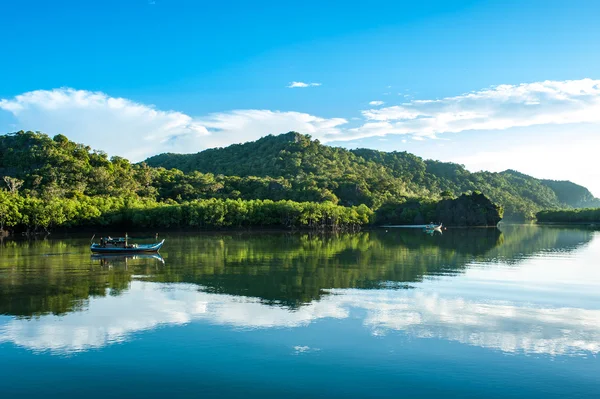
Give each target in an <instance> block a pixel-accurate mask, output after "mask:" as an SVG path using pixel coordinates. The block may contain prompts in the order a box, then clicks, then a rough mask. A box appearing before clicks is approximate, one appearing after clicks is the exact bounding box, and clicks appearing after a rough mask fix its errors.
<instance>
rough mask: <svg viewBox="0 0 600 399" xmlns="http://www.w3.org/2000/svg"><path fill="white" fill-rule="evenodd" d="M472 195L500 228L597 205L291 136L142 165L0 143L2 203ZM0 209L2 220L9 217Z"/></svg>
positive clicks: (4, 138)
mask: <svg viewBox="0 0 600 399" xmlns="http://www.w3.org/2000/svg"><path fill="white" fill-rule="evenodd" d="M477 191H480V192H482V193H483V194H485V195H486V196H488V197H489V198H491V199H492V200H493V201H494V202H495V203H497V204H499V205H501V206H503V207H504V216H505V219H510V218H533V217H534V215H535V214H536V213H537V212H538V211H540V210H543V209H560V208H568V207H593V206H600V204H599V203H598V200H597V199H595V198H593V196H592V195H591V194H590V192H589V191H588V190H587V189H585V188H584V187H581V186H578V185H575V184H573V183H570V182H555V181H546V180H538V179H534V178H532V177H530V176H526V175H523V174H521V173H518V172H515V171H505V172H502V173H488V172H477V173H471V172H469V171H467V170H466V169H465V168H464V167H462V166H461V165H457V164H451V163H443V162H437V161H425V160H423V159H421V158H419V157H417V156H414V155H412V154H409V153H406V152H389V153H386V152H381V151H374V150H368V149H359V150H353V151H349V150H346V149H342V148H335V147H329V146H325V145H322V144H320V143H319V142H318V141H316V140H311V139H310V137H309V136H305V135H301V134H298V133H293V132H292V133H287V134H282V135H279V136H267V137H264V138H262V139H260V140H257V141H255V142H250V143H246V144H240V145H232V146H229V147H227V148H221V149H211V150H206V151H203V152H200V153H198V154H193V155H175V154H163V155H158V156H155V157H152V158H150V159H148V160H147V163H143V162H142V163H139V164H132V163H130V162H129V161H128V160H126V159H124V158H121V157H111V158H109V157H108V156H107V154H105V153H103V152H101V151H94V150H93V149H91V148H90V147H88V146H85V145H84V144H77V143H74V142H72V141H70V140H69V139H68V138H67V137H65V136H63V135H56V136H54V137H52V138H51V137H49V136H48V135H46V134H42V133H34V132H23V131H21V132H17V133H12V134H6V135H0V196H2V195H4V194H3V193H6V192H11V193H13V194H14V193H18V194H19V195H20V196H21V197H23V198H33V199H40V200H41V201H46V202H45V203H50V202H51V201H52V200H54V199H57V198H58V199H60V198H64V199H73V200H79V199H81V200H82V201H83V200H84V199H86V200H87V199H89V198H94V199H98V201H100V200H102V201H104V200H105V199H109V198H111V199H118V201H117V202H119V201H120V202H119V203H121V202H123V203H125V202H124V201H125V200H127V201H146V202H147V203H148V204H150V203H151V202H152V203H160V204H163V203H164V204H176V203H177V204H184V203H186V202H191V201H196V200H205V199H213V198H215V199H218V200H223V201H225V200H238V199H240V200H248V201H252V200H272V201H280V200H292V201H295V202H302V203H315V202H318V203H325V202H332V203H333V204H338V205H344V206H358V205H363V204H364V205H367V206H368V207H369V208H371V209H372V210H377V209H379V208H381V207H382V205H384V204H391V205H393V204H402V203H406V202H408V201H411V203H413V202H414V201H415V200H416V201H420V202H431V201H432V200H433V201H435V200H440V199H444V198H452V197H458V196H459V195H460V194H462V193H464V192H477ZM5 197H6V196H5ZM6 198H9V197H6ZM6 198H5V199H6ZM9 199H10V198H9ZM7 201H8V202H7V203H6V204H9V205H10V203H11V201H9V200H8V199H7ZM111 201H112V200H111ZM0 202H1V201H0ZM13 202H14V201H13ZM80 202H81V201H80ZM109 202H110V201H109ZM6 204H5V205H6ZM32 204H33V202H32ZM1 206H4V205H2V203H0V208H1ZM7 206H8V205H7ZM2 209H3V208H2ZM2 209H0V219H2V218H1V216H2V215H4V214H6V213H5V210H6V209H5V210H4V211H3V210H2ZM2 223H6V222H5V221H3V220H0V224H2Z"/></svg>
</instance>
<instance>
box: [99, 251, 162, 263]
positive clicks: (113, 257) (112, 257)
mask: <svg viewBox="0 0 600 399" xmlns="http://www.w3.org/2000/svg"><path fill="white" fill-rule="evenodd" d="M135 259H155V260H157V261H159V262H161V263H165V260H164V259H163V257H162V256H161V255H160V254H158V253H145V254H144V253H140V254H130V255H120V254H92V260H99V261H101V262H102V263H104V262H119V261H124V262H126V263H127V261H128V260H135Z"/></svg>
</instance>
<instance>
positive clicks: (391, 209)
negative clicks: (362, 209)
mask: <svg viewBox="0 0 600 399" xmlns="http://www.w3.org/2000/svg"><path fill="white" fill-rule="evenodd" d="M502 214H503V209H502V207H500V206H499V205H497V204H494V203H492V202H491V201H490V200H489V199H488V198H487V197H486V196H485V195H483V194H481V193H480V192H474V193H472V194H463V195H461V196H460V197H459V198H456V199H452V198H445V199H442V200H441V201H427V200H420V201H419V200H409V201H406V202H404V203H400V204H393V203H389V204H384V205H383V206H382V207H380V208H379V209H378V210H377V212H376V220H375V221H376V223H377V224H379V225H388V224H389V225H398V224H425V223H429V222H430V221H434V220H435V221H440V220H443V222H444V223H445V224H447V225H450V226H496V225H497V224H498V223H499V222H500V220H502Z"/></svg>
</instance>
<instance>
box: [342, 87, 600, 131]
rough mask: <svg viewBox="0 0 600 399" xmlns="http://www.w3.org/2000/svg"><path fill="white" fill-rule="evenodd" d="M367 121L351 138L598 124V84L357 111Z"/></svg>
mask: <svg viewBox="0 0 600 399" xmlns="http://www.w3.org/2000/svg"><path fill="white" fill-rule="evenodd" d="M363 115H364V116H365V118H367V119H368V120H369V121H372V122H377V123H378V125H371V124H369V123H367V124H366V125H365V126H361V127H359V128H356V129H351V133H352V136H353V137H355V138H359V137H365V136H372V135H382V134H411V135H415V136H422V137H435V136H436V135H438V134H441V133H455V132H462V131H467V130H503V129H508V128H512V127H520V126H536V125H549V124H569V123H590V122H591V123H598V122H600V80H592V79H582V80H567V81H545V82H536V83H525V84H520V85H500V86H495V87H492V88H489V89H485V90H480V91H475V92H472V93H467V94H463V95H460V96H456V97H447V98H443V99H440V100H413V101H410V102H407V103H404V104H402V105H396V106H391V107H386V108H380V109H369V110H365V111H363Z"/></svg>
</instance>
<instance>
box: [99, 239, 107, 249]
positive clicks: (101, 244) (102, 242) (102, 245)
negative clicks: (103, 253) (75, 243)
mask: <svg viewBox="0 0 600 399" xmlns="http://www.w3.org/2000/svg"><path fill="white" fill-rule="evenodd" d="M100 246H101V247H102V248H105V247H106V244H104V237H100Z"/></svg>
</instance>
